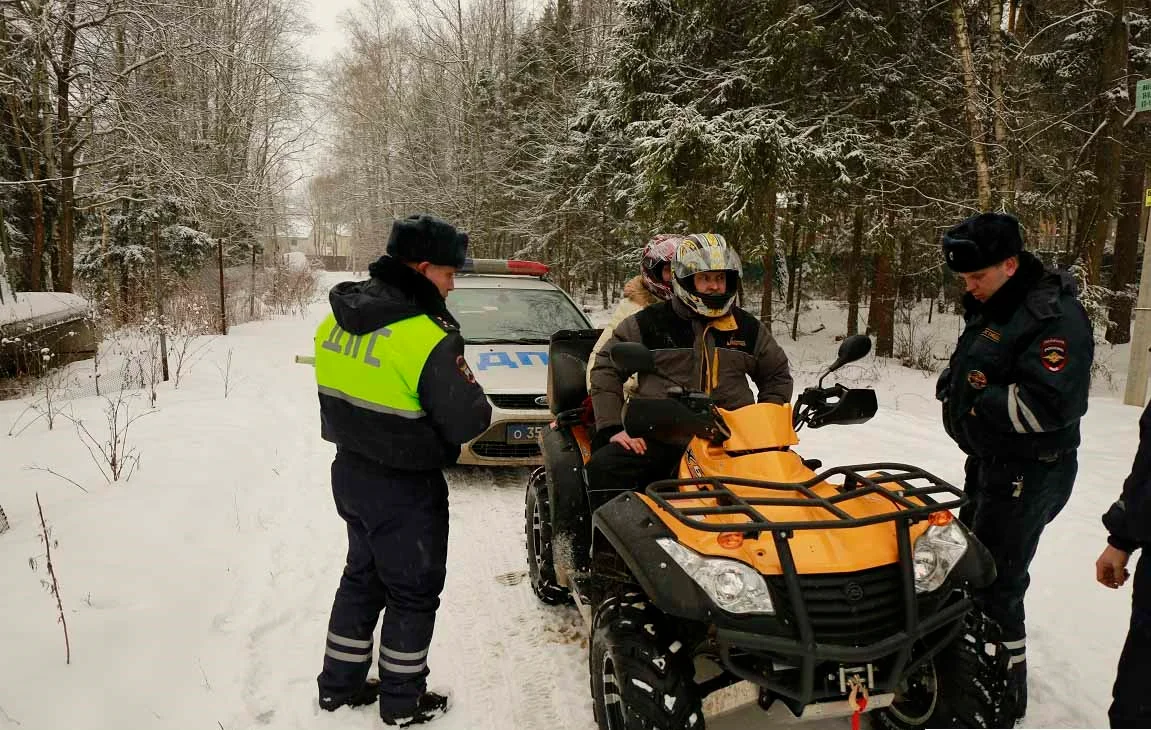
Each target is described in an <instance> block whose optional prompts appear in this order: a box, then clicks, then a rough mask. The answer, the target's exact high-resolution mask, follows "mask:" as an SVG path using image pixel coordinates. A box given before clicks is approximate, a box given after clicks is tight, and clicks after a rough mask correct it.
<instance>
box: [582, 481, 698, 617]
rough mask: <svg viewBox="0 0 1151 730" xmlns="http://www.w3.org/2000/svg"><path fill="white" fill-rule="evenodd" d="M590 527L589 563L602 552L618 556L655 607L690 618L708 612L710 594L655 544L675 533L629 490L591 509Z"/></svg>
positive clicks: (671, 536) (667, 612) (670, 613)
mask: <svg viewBox="0 0 1151 730" xmlns="http://www.w3.org/2000/svg"><path fill="white" fill-rule="evenodd" d="M592 530H593V531H594V537H593V546H592V560H593V562H594V561H595V559H596V557H597V554H599V553H602V552H605V551H609V550H610V551H611V552H613V553H615V554H616V555H618V556H619V557H620V558H621V559H622V560H623V561H624V563H626V564H627V567H628V570H629V571H630V572H631V574H632V575H633V576H634V577H635V579H636V581H637V582H639V585H640V587H641V588H643V592H644V594H645V595H646V596H647V597H648V599H649V600H650V601H651V602H652V603H653V604H655V605H656V607H657V608H659V609H660V610H661V611H663V612H664V613H666V614H669V615H671V616H678V617H679V618H684V619H689V620H696V621H706V620H707V619H708V617H709V616H710V615H711V613H712V610H711V607H712V605H713V604H712V602H711V599H709V598H708V597H707V595H706V594H704V592H703V589H701V588H700V587H699V585H697V584H696V582H695V581H694V580H692V579H691V577H690V576H688V574H687V573H685V572H684V570H683V569H682V568H681V567H679V564H678V563H676V562H675V561H674V560H672V559H671V557H670V556H668V554H667V553H666V552H664V550H663V548H661V547H660V546H659V545H658V544H657V543H656V540H657V539H658V538H661V537H667V538H672V539H674V537H675V536H674V535H673V534H672V532H671V531H670V530H669V529H667V527H666V526H665V525H664V524H663V522H661V521H660V519H659V518H658V517H657V516H656V515H655V513H654V512H652V511H651V509H650V508H649V507H648V506H647V504H645V503H644V501H643V500H641V499H640V498H639V497H638V496H636V495H635V494H634V493H631V492H625V493H624V494H621V495H619V496H617V497H615V498H613V499H612V500H611V501H610V502H608V503H607V504H604V505H603V506H602V507H600V508H599V509H597V510H596V512H595V515H594V516H593V517H592Z"/></svg>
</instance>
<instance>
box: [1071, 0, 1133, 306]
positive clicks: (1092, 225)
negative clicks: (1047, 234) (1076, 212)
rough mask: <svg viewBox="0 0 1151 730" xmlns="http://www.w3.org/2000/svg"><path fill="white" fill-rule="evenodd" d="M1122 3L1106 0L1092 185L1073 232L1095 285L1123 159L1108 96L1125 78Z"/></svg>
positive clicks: (1117, 116) (1118, 117) (1118, 114)
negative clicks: (1106, 22) (1107, 21)
mask: <svg viewBox="0 0 1151 730" xmlns="http://www.w3.org/2000/svg"><path fill="white" fill-rule="evenodd" d="M1123 5H1124V0H1110V1H1109V2H1108V3H1107V10H1108V11H1109V12H1110V13H1111V21H1110V22H1111V28H1110V30H1109V32H1108V34H1107V40H1106V42H1105V44H1104V48H1103V59H1102V63H1101V64H1100V76H1099V87H1098V92H1099V95H1098V97H1097V99H1098V101H1099V104H1100V114H1099V115H1098V116H1097V119H1098V120H1099V127H1098V128H1097V129H1095V131H1094V134H1095V138H1094V145H1095V162H1094V165H1093V170H1092V171H1093V172H1094V175H1095V185H1094V187H1093V188H1091V189H1089V190H1088V192H1087V198H1086V200H1084V201H1083V205H1082V206H1081V207H1080V216H1079V221H1078V225H1077V227H1076V228H1077V230H1076V240H1075V253H1076V256H1077V257H1078V258H1081V259H1083V261H1084V262H1085V263H1086V264H1087V280H1088V282H1089V283H1091V284H1098V283H1099V281H1100V279H1099V272H1100V269H1101V268H1102V266H1103V247H1104V244H1105V243H1106V242H1107V234H1108V233H1109V231H1110V227H1111V215H1112V213H1113V212H1114V210H1115V203H1116V199H1117V197H1118V189H1119V168H1120V163H1121V160H1122V157H1123V146H1122V143H1121V141H1120V137H1121V130H1120V125H1121V124H1122V120H1123V115H1122V111H1121V110H1120V108H1119V105H1118V104H1117V103H1116V101H1115V98H1114V97H1115V95H1113V94H1112V93H1111V91H1112V90H1114V89H1116V88H1117V87H1119V88H1122V86H1123V84H1124V83H1125V82H1124V79H1125V77H1126V74H1127V26H1126V25H1125V24H1124V22H1123Z"/></svg>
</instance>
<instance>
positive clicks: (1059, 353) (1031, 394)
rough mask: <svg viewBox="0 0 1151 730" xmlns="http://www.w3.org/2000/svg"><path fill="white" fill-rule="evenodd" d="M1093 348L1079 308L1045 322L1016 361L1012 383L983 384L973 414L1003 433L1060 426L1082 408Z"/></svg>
mask: <svg viewBox="0 0 1151 730" xmlns="http://www.w3.org/2000/svg"><path fill="white" fill-rule="evenodd" d="M1094 347H1095V346H1094V342H1093V340H1092V335H1091V329H1090V325H1089V324H1088V322H1087V318H1086V317H1085V316H1083V314H1082V313H1081V312H1078V311H1069V312H1067V313H1066V314H1065V315H1064V316H1062V317H1057V318H1052V319H1050V320H1047V324H1046V326H1045V327H1043V328H1042V329H1041V330H1040V333H1039V335H1038V336H1037V337H1035V339H1034V340H1032V341H1031V342H1030V343H1029V344H1028V346H1027V348H1026V350H1024V352H1023V354H1022V355H1021V356H1020V358H1019V360H1018V362H1017V363H1016V367H1015V382H1014V383H1006V384H1002V383H995V384H992V385H988V386H987V387H986V388H985V389H984V390H983V392H982V393H980V395H979V397H978V398H976V399H975V403H974V404H973V410H974V411H975V417H976V418H978V419H979V422H980V423H981V424H982V425H983V426H985V427H987V428H989V429H991V430H993V431H1001V432H1004V433H1044V432H1048V431H1058V430H1060V429H1063V428H1066V427H1067V426H1069V425H1071V424H1072V423H1074V422H1075V421H1076V420H1078V419H1079V418H1082V417H1083V414H1084V413H1086V412H1087V396H1088V393H1089V391H1090V389H1091V361H1092V359H1093V356H1094Z"/></svg>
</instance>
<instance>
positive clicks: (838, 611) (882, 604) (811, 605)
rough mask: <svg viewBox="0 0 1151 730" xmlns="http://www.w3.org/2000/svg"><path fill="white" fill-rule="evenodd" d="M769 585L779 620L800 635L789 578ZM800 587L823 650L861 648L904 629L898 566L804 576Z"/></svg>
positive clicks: (770, 579) (776, 578) (771, 579)
mask: <svg viewBox="0 0 1151 730" xmlns="http://www.w3.org/2000/svg"><path fill="white" fill-rule="evenodd" d="M768 582H769V583H770V584H771V587H772V589H773V591H772V592H773V593H774V594H775V595H776V596H778V597H779V600H777V601H776V602H775V608H776V611H778V615H779V617H780V618H782V619H783V620H784V621H785V622H787V623H788V624H790V625H791V626H794V627H796V632H797V633H798V625H797V623H796V618H795V611H794V610H792V606H791V601H790V600H789V599H788V593H787V587H786V582H785V579H784V577H783V576H770V577H768ZM799 586H800V591H801V592H802V594H803V602H804V604H805V606H806V607H807V614H808V616H809V617H810V618H811V628H812V631H813V632H814V634H815V640H816V641H817V642H819V643H821V644H841V645H848V646H861V645H864V644H870V643H873V642H876V641H879V640H881V639H884V638H887V637H889V636H891V635H892V634H894V633H896V632H898V631H901V630H902V629H903V622H904V617H903V595H902V587H901V584H900V575H899V566H898V565H885V566H883V567H881V568H872V569H870V570H863V571H860V572H857V573H829V574H825V575H801V576H799ZM853 598H854V600H852V599H853Z"/></svg>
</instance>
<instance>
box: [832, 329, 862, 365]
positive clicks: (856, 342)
mask: <svg viewBox="0 0 1151 730" xmlns="http://www.w3.org/2000/svg"><path fill="white" fill-rule="evenodd" d="M869 352H871V338H870V337H868V336H867V335H851V336H850V337H845V338H844V339H843V342H841V343H840V344H839V357H837V358H836V359H835V362H833V363H832V364H831V367H830V368H828V371H829V372H835V371H836V370H838V369H840V368H841V367H843V366H844V365H846V364H847V363H849V362H855V361H856V360H860V359H862V358H864V357H866V356H867V353H869Z"/></svg>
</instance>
